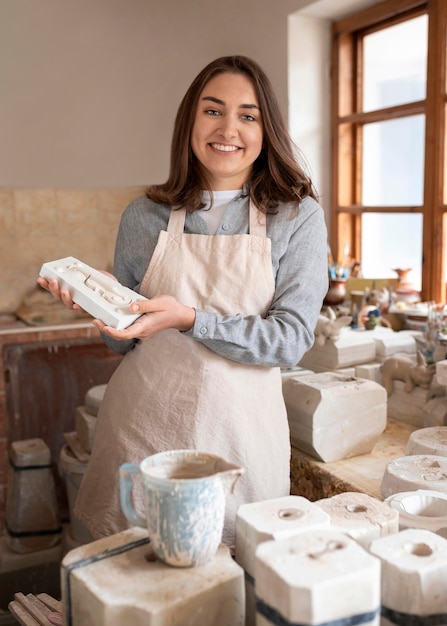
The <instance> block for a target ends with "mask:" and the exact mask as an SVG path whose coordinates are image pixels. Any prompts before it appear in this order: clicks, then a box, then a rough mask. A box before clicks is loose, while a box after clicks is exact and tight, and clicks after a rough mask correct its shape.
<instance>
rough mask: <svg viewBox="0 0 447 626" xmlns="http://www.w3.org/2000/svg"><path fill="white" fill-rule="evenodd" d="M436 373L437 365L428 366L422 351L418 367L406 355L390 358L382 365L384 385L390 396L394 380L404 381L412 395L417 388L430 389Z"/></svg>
mask: <svg viewBox="0 0 447 626" xmlns="http://www.w3.org/2000/svg"><path fill="white" fill-rule="evenodd" d="M435 373H436V365H435V364H434V363H432V364H431V365H427V363H426V361H425V357H424V355H423V354H422V352H420V351H418V362H417V365H415V364H414V362H413V361H412V360H411V359H410V358H409V357H406V356H404V355H401V356H393V357H390V358H389V359H385V361H384V362H383V363H382V383H383V386H384V387H385V389H386V390H387V393H388V396H390V395H391V394H392V393H393V380H394V379H397V380H402V381H403V382H404V383H405V386H404V390H405V391H406V392H407V393H411V392H412V391H413V389H414V388H415V387H416V386H419V387H422V388H423V389H429V387H430V385H431V382H432V380H433V376H434V375H435Z"/></svg>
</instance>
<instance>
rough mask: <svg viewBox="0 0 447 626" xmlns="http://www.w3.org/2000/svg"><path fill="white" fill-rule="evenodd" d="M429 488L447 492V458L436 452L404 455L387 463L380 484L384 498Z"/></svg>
mask: <svg viewBox="0 0 447 626" xmlns="http://www.w3.org/2000/svg"><path fill="white" fill-rule="evenodd" d="M416 489H429V490H432V491H440V492H442V493H447V458H446V457H443V456H438V455H434V454H416V455H411V456H402V457H398V458H397V459H394V460H393V461H390V463H388V464H387V466H386V468H385V471H384V474H383V477H382V483H381V486H380V491H381V494H382V497H383V498H388V496H391V495H392V494H394V493H399V492H403V491H415V490H416Z"/></svg>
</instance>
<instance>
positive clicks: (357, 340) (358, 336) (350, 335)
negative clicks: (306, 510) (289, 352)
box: [299, 328, 376, 372]
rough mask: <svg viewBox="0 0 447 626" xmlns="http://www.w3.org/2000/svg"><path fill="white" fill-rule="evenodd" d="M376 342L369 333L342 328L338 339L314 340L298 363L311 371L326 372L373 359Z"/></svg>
mask: <svg viewBox="0 0 447 626" xmlns="http://www.w3.org/2000/svg"><path fill="white" fill-rule="evenodd" d="M375 357H376V343H375V341H374V339H373V338H372V336H371V335H370V333H368V332H357V331H355V330H352V329H350V328H342V329H341V331H340V335H339V337H338V339H336V340H335V341H334V340H332V339H328V340H327V341H326V342H325V343H324V345H320V344H319V343H318V342H315V343H314V345H313V346H312V348H311V349H310V350H309V351H308V352H307V353H306V354H305V355H304V356H303V358H302V359H301V361H300V363H299V365H300V366H301V367H306V368H308V369H310V370H312V371H313V372H327V371H330V370H340V369H343V368H346V367H352V366H354V365H358V364H360V363H368V362H371V361H374V360H375Z"/></svg>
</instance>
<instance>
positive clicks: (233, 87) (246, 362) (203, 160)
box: [40, 56, 328, 546]
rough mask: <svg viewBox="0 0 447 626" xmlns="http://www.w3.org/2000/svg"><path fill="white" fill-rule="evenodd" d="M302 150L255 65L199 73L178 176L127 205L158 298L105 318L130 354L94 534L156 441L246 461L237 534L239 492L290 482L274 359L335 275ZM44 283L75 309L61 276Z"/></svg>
mask: <svg viewBox="0 0 447 626" xmlns="http://www.w3.org/2000/svg"><path fill="white" fill-rule="evenodd" d="M296 154H297V153H296V152H295V150H294V148H293V146H292V143H291V141H290V138H289V135H288V132H287V129H286V126H285V123H284V120H283V118H282V117H281V114H280V110H279V106H278V103H277V100H276V97H275V94H274V92H273V90H272V87H271V84H270V81H269V80H268V78H267V76H266V75H265V74H264V72H263V70H262V69H261V68H260V67H259V66H258V65H257V64H256V63H255V62H254V61H252V60H250V59H247V58H246V57H240V56H233V57H223V58H220V59H217V60H216V61H213V62H212V63H210V64H209V65H208V66H206V67H205V68H204V69H203V70H202V71H201V72H200V73H199V74H198V76H197V77H196V78H195V79H194V81H193V82H192V84H191V86H190V88H189V89H188V91H187V93H186V95H185V97H184V98H183V100H182V102H181V104H180V107H179V110H178V113H177V117H176V121H175V126H174V134H173V139H172V145H171V165H170V173H169V177H168V180H167V181H166V183H164V184H162V185H152V186H151V187H149V188H148V189H147V191H146V195H145V196H143V197H140V198H137V199H136V200H134V201H133V202H132V203H131V204H130V205H129V206H128V207H127V209H126V210H125V211H124V213H123V216H122V219H121V224H120V228H119V232H118V238H117V242H116V248H115V263H114V274H115V276H116V278H117V279H118V281H119V282H120V283H121V284H122V285H124V286H126V287H128V288H130V289H134V290H135V291H137V292H138V293H140V294H142V295H144V296H145V297H146V298H148V300H147V301H144V302H139V303H138V304H137V305H136V308H138V310H139V312H140V313H142V315H141V316H140V317H139V318H138V320H137V321H136V322H134V323H133V324H132V325H131V326H129V327H128V328H126V329H125V330H116V329H113V328H111V327H108V326H105V324H104V323H103V322H102V321H101V320H95V324H96V326H97V327H98V328H99V329H100V330H101V331H102V335H103V337H104V339H105V341H106V343H107V344H108V345H109V346H110V347H111V348H113V349H114V350H116V351H117V352H120V353H122V354H124V355H125V356H124V358H123V360H122V362H121V364H120V366H119V367H118V369H117V370H116V372H115V373H114V375H113V376H112V378H111V379H110V382H109V384H108V386H107V391H106V394H105V396H104V399H103V401H102V403H101V409H100V412H99V415H98V418H97V426H96V431H95V440H94V443H93V450H92V454H91V459H90V462H89V465H88V467H87V470H86V472H85V474H84V478H83V481H82V485H81V488H80V490H79V495H78V500H77V504H76V508H75V514H76V515H77V516H78V517H79V519H80V520H81V521H82V522H83V523H84V525H85V526H86V527H87V528H88V529H89V530H90V532H91V534H92V535H93V536H94V537H95V538H97V537H101V536H105V535H109V534H111V533H114V532H118V531H120V530H123V529H124V528H126V527H127V521H126V519H125V518H124V516H123V514H122V512H121V511H120V504H119V492H118V469H119V467H120V465H121V464H123V463H125V462H127V463H133V464H139V463H140V462H141V461H142V459H144V458H145V457H147V456H149V455H152V454H155V453H158V452H163V451H167V450H175V449H180V450H181V449H188V448H189V449H195V450H198V451H200V452H207V453H212V454H217V455H219V456H222V457H223V458H224V459H225V460H226V461H229V462H231V463H234V464H235V465H237V466H240V467H242V468H243V469H244V470H245V471H244V474H243V476H242V477H241V478H240V479H239V480H238V482H237V483H236V486H235V488H234V491H233V493H232V494H231V495H230V496H229V497H228V498H227V508H226V517H225V526H224V530H223V541H224V542H225V543H226V544H228V545H229V546H233V545H234V529H235V521H236V511H237V509H238V507H239V505H240V504H242V503H247V502H254V501H259V500H264V499H265V500H266V499H271V498H275V497H281V496H285V495H287V494H289V491H290V478H289V477H290V437H289V427H288V422H287V414H286V409H285V405H284V400H283V396H282V383H281V372H280V367H288V366H293V365H296V363H298V361H299V360H300V359H301V357H302V356H303V354H304V353H305V352H306V351H307V350H308V349H309V348H310V347H311V346H312V344H313V342H314V328H315V325H316V322H317V319H318V314H319V312H320V309H321V304H322V301H323V297H324V296H325V294H326V292H327V286H328V267H327V256H326V254H327V233H326V227H325V223H324V216H323V210H322V209H321V207H320V206H319V204H318V203H317V201H316V198H315V193H314V191H313V187H312V182H311V180H310V179H309V177H308V176H307V175H306V173H305V172H304V171H303V169H302V167H301V166H300V164H299V163H298V161H297V160H296V156H295V155H296ZM40 282H41V284H42V286H44V287H47V288H49V289H50V290H51V292H52V293H53V295H54V296H55V297H58V298H61V299H62V300H63V301H64V302H65V304H66V305H67V306H73V302H72V299H71V297H70V294H69V293H68V292H66V291H64V290H62V291H61V290H60V288H59V286H58V284H57V283H56V281H52V282H51V284H48V283H46V281H43V282H42V281H40ZM132 307H133V305H132ZM136 308H133V309H132V310H133V312H136ZM134 495H135V496H136V498H135V500H136V502H138V503H139V505H140V510H143V506H142V493H140V494H137V493H135V494H134Z"/></svg>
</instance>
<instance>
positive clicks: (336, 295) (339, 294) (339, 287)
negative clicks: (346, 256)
mask: <svg viewBox="0 0 447 626" xmlns="http://www.w3.org/2000/svg"><path fill="white" fill-rule="evenodd" d="M345 299H346V280H343V279H341V278H334V279H332V280H330V281H329V289H328V292H327V294H326V297H325V298H324V304H326V305H329V306H335V305H337V304H342V302H344V301H345Z"/></svg>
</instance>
